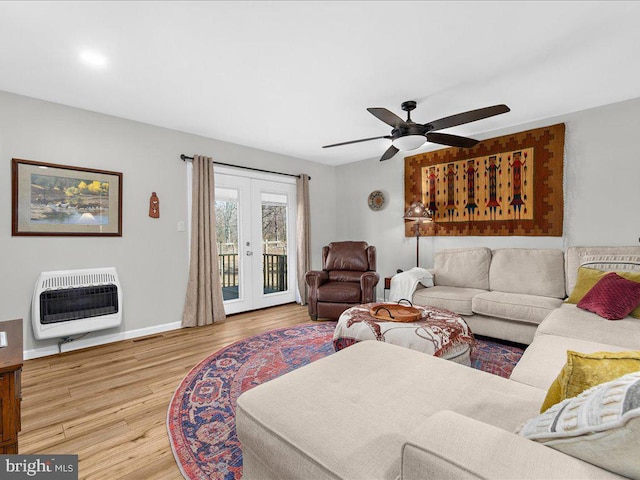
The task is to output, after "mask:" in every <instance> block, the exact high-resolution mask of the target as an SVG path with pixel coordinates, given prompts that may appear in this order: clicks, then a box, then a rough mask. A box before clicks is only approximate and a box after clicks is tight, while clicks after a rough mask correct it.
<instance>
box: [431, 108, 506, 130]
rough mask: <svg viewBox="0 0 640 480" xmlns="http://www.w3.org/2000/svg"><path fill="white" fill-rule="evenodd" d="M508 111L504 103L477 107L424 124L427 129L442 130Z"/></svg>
mask: <svg viewBox="0 0 640 480" xmlns="http://www.w3.org/2000/svg"><path fill="white" fill-rule="evenodd" d="M510 111H511V109H510V108H509V107H507V106H506V105H493V106H492V107H484V108H478V109H477V110H470V111H468V112H464V113H458V114H457V115H451V116H450V117H444V118H439V119H438V120H434V121H433V122H429V123H427V124H425V125H430V126H431V128H430V129H429V131H432V130H442V129H443V128H449V127H455V126H456V125H462V124H463V123H470V122H475V121H477V120H482V119H483V118H488V117H493V116H494V115H500V114H501V113H507V112H510Z"/></svg>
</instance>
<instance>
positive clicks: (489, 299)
mask: <svg viewBox="0 0 640 480" xmlns="http://www.w3.org/2000/svg"><path fill="white" fill-rule="evenodd" d="M560 305H562V300H560V299H559V298H551V297H540V296H538V295H524V294H522V293H504V292H495V291H494V292H485V293H479V294H478V295H476V296H474V297H473V299H472V300H471V309H472V310H473V313H477V314H481V315H487V316H490V317H497V318H504V319H507V320H514V321H517V322H526V323H535V324H539V323H540V322H542V320H544V319H545V317H546V316H547V315H549V313H550V312H551V311H552V310H554V309H556V308H558V307H559V306H560Z"/></svg>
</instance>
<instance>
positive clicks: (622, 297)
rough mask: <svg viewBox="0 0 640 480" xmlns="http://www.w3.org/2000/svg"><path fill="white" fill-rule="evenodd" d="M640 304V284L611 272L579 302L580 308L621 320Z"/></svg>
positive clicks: (609, 318)
mask: <svg viewBox="0 0 640 480" xmlns="http://www.w3.org/2000/svg"><path fill="white" fill-rule="evenodd" d="M638 304H640V283H637V282H634V281H633V280H627V279H626V278H623V277H621V276H620V275H618V274H617V273H615V272H609V273H607V274H606V275H605V276H604V277H602V278H601V279H600V280H598V283H596V284H595V285H594V286H593V288H592V289H591V290H589V291H588V292H587V294H586V295H585V296H584V297H582V300H580V301H579V302H578V308H582V309H583V310H588V311H590V312H593V313H597V314H598V315H600V316H601V317H603V318H606V319H607V320H620V319H622V318H624V317H626V316H627V315H629V314H630V313H631V311H632V310H633V309H634V308H636V307H637V306H638Z"/></svg>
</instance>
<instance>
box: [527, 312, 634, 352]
mask: <svg viewBox="0 0 640 480" xmlns="http://www.w3.org/2000/svg"><path fill="white" fill-rule="evenodd" d="M537 335H559V336H561V337H570V338H579V339H583V340H590V341H592V342H600V343H605V344H609V345H619V346H620V347H626V349H627V350H640V320H638V319H636V318H632V317H625V318H623V319H621V320H616V321H615V322H611V321H610V320H607V319H606V318H602V317H600V316H598V315H596V314H595V313H591V312H587V311H586V310H581V309H579V308H578V307H577V306H576V305H573V304H570V303H563V304H562V305H561V306H560V308H557V309H556V310H554V311H552V312H551V313H550V314H549V315H548V316H547V318H545V319H544V321H543V322H542V323H541V324H540V326H539V327H538V330H537V331H536V336H537Z"/></svg>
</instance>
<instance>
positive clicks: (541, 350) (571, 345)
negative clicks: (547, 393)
mask: <svg viewBox="0 0 640 480" xmlns="http://www.w3.org/2000/svg"><path fill="white" fill-rule="evenodd" d="M568 350H573V351H574V352H583V353H595V352H623V351H625V350H629V349H628V348H624V347H620V346H618V345H611V344H606V343H599V342H590V341H588V340H580V339H577V338H567V337H559V336H556V335H537V336H536V337H535V338H534V339H533V342H531V345H529V346H528V347H527V349H526V350H525V351H524V354H523V355H522V357H521V358H520V361H519V362H518V364H517V365H516V366H515V368H514V369H513V371H512V372H511V376H510V377H509V378H510V379H511V380H514V381H516V382H519V383H525V384H527V385H531V386H533V387H537V388H543V389H545V390H549V388H550V387H551V384H552V383H553V382H554V381H555V379H556V378H557V376H558V374H559V373H560V371H561V370H562V369H563V367H564V365H565V364H566V363H567V351H568ZM541 405H542V402H541V403H540V406H541Z"/></svg>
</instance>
